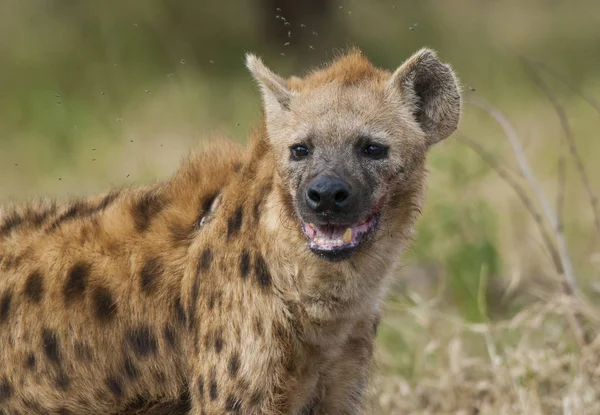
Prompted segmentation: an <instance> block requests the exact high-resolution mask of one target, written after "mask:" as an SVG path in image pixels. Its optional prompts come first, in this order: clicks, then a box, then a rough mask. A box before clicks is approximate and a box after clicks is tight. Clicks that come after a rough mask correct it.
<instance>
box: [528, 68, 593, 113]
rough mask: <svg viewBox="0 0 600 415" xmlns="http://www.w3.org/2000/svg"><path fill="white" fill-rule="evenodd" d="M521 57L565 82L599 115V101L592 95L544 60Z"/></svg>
mask: <svg viewBox="0 0 600 415" xmlns="http://www.w3.org/2000/svg"><path fill="white" fill-rule="evenodd" d="M522 59H524V60H526V61H527V62H529V63H530V64H531V65H533V66H537V67H538V68H540V69H543V70H544V71H546V73H548V74H549V75H551V76H552V77H554V78H555V79H557V80H559V81H560V82H562V83H563V84H565V85H566V86H567V88H569V89H570V90H571V91H573V92H575V93H576V94H577V95H579V96H580V97H581V98H582V99H583V100H584V101H586V102H587V103H588V104H590V106H591V107H592V108H594V109H595V110H596V112H597V113H598V114H599V115H600V103H598V101H596V99H595V98H594V97H591V96H590V95H588V94H586V93H585V92H584V91H583V90H581V89H579V88H578V87H577V86H576V85H574V84H573V83H572V82H570V81H569V80H568V79H567V78H566V77H565V76H563V75H561V74H559V73H558V72H556V71H555V70H554V69H552V68H550V67H549V66H548V65H546V64H545V63H544V62H542V61H539V60H537V59H534V58H527V57H522Z"/></svg>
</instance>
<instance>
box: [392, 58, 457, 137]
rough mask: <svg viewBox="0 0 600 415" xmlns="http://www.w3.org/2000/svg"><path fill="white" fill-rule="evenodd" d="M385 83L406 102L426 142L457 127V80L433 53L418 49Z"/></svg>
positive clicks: (446, 135) (442, 135) (451, 131)
mask: <svg viewBox="0 0 600 415" xmlns="http://www.w3.org/2000/svg"><path fill="white" fill-rule="evenodd" d="M388 82H389V83H388V86H389V87H390V88H391V89H392V90H393V91H396V93H398V92H399V93H400V98H401V99H402V100H403V101H404V102H405V103H407V104H408V105H409V107H410V108H411V110H412V113H413V116H414V117H415V119H416V121H417V122H418V124H419V126H420V127H421V129H422V130H423V132H424V133H425V135H426V140H427V145H429V146H430V145H433V144H435V143H437V142H438V141H441V140H443V139H444V138H446V137H448V136H449V135H450V134H452V133H453V132H454V130H456V127H457V126H458V120H459V119H460V107H461V97H460V88H459V85H458V80H457V78H456V76H455V75H454V72H452V69H451V68H450V66H449V65H445V64H443V63H441V62H440V61H439V60H438V58H437V56H436V53H435V52H434V51H432V50H430V49H421V50H420V51H418V52H417V53H415V54H414V55H413V56H411V57H410V58H409V59H408V60H407V61H406V62H404V63H403V64H402V65H401V66H400V67H399V68H398V69H396V71H395V72H394V74H393V75H392V76H391V78H390V80H389V81H388Z"/></svg>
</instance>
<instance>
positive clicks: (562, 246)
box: [469, 98, 580, 296]
mask: <svg viewBox="0 0 600 415" xmlns="http://www.w3.org/2000/svg"><path fill="white" fill-rule="evenodd" d="M469 102H470V103H472V104H473V105H475V106H477V107H479V108H480V109H482V110H484V111H485V112H487V113H488V114H489V115H490V116H492V118H494V120H496V122H497V123H498V124H500V126H501V127H502V129H503V130H504V133H505V135H506V138H507V139H508V141H509V143H510V145H511V147H512V149H513V152H514V154H515V156H516V158H517V162H518V164H519V168H520V170H521V174H522V175H523V177H524V178H525V180H526V181H527V182H528V183H529V185H530V186H531V188H532V190H533V192H534V193H535V195H536V197H537V199H538V201H539V202H540V205H541V207H542V211H543V212H544V215H545V216H546V220H548V222H549V223H550V225H551V227H552V230H553V232H554V234H555V236H556V242H557V249H558V253H559V256H560V262H561V263H562V269H563V276H564V278H565V283H566V289H567V292H568V293H569V294H572V295H577V296H578V295H580V292H579V289H578V287H577V283H576V281H575V278H574V275H573V264H572V262H571V257H570V256H569V252H568V249H567V242H566V240H565V235H564V232H563V230H562V229H561V228H560V226H559V223H558V219H557V216H556V214H555V213H554V211H553V210H552V207H551V206H550V202H549V201H548V198H547V197H546V195H545V194H544V192H542V189H541V187H540V185H539V183H538V181H537V179H536V177H535V175H534V174H533V171H532V170H531V167H530V166H529V162H528V161H527V157H526V156H525V151H524V150H523V147H522V145H521V141H520V139H519V136H518V135H517V132H516V131H515V129H514V127H513V126H512V124H511V123H510V121H509V120H508V118H506V116H505V115H504V114H503V113H502V112H501V111H500V110H498V109H497V108H495V107H493V106H492V105H490V104H488V103H487V102H486V101H484V100H483V99H481V98H471V99H470V100H469Z"/></svg>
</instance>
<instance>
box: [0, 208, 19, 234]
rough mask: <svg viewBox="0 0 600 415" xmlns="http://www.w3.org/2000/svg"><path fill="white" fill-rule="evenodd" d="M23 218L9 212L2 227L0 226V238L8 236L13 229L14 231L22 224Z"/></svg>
mask: <svg viewBox="0 0 600 415" xmlns="http://www.w3.org/2000/svg"><path fill="white" fill-rule="evenodd" d="M23 220H24V219H23V218H22V217H21V215H19V214H18V213H17V212H11V213H10V214H8V215H7V217H6V219H5V220H4V222H2V225H0V236H4V235H8V234H10V233H11V232H12V231H13V229H16V228H17V227H19V226H20V225H21V223H23Z"/></svg>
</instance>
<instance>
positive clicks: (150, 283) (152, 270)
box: [140, 258, 164, 294]
mask: <svg viewBox="0 0 600 415" xmlns="http://www.w3.org/2000/svg"><path fill="white" fill-rule="evenodd" d="M163 273H164V267H163V265H162V264H161V263H160V261H159V260H158V258H153V259H150V260H148V261H146V263H145V264H144V267H143V268H142V270H141V272H140V283H141V287H142V291H143V292H145V293H147V294H150V293H152V292H154V291H156V288H157V286H158V282H159V281H160V279H161V277H162V275H163Z"/></svg>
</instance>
